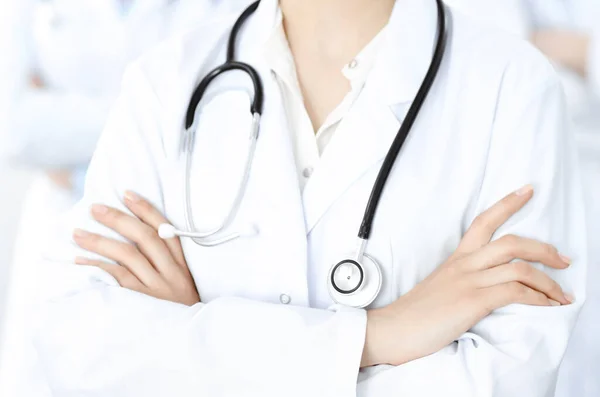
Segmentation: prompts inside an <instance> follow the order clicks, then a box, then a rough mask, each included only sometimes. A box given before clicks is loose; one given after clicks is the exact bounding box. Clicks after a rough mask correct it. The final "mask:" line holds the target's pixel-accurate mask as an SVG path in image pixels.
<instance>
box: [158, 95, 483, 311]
mask: <svg viewBox="0 0 600 397" xmlns="http://www.w3.org/2000/svg"><path fill="white" fill-rule="evenodd" d="M248 105H249V102H248V97H247V95H246V93H244V92H238V93H234V94H232V95H229V96H228V97H227V98H224V97H222V98H220V99H216V97H215V100H214V101H212V103H211V102H210V101H209V103H208V104H207V105H206V106H205V107H204V109H203V110H202V111H201V113H200V114H199V116H201V117H200V119H199V122H198V124H197V126H198V129H197V130H196V135H195V137H194V145H193V147H194V154H193V160H192V161H191V167H190V174H189V179H188V182H187V183H188V184H189V186H188V188H189V194H190V203H191V207H192V208H193V214H192V215H191V216H192V217H193V221H194V223H195V226H196V228H197V229H199V230H211V229H213V228H215V227H218V226H219V225H220V224H221V222H222V221H223V220H224V219H225V218H226V217H227V216H228V215H229V213H230V211H231V209H232V206H234V205H235V197H236V195H237V194H238V192H239V189H240V188H242V186H241V185H240V184H241V183H242V181H243V178H244V174H245V172H246V168H245V167H246V165H247V164H248V161H247V160H248V158H247V156H248V150H249V143H248V132H249V125H250V115H249V113H248ZM396 111H397V112H398V113H399V114H402V113H403V112H404V113H405V111H406V109H396ZM427 113H428V111H427V110H426V111H425V112H424V114H425V115H426V114H427ZM450 114H452V112H451V111H450V110H448V111H447V112H442V113H438V114H436V117H424V118H423V119H420V121H418V122H417V123H416V124H415V127H414V129H413V131H412V132H411V136H410V138H409V139H408V140H407V143H406V144H405V147H404V148H403V150H402V152H401V155H400V156H399V158H398V159H397V161H396V164H395V166H394V168H393V170H392V172H391V174H390V177H389V180H388V182H387V184H386V187H385V189H384V191H383V195H382V199H381V202H380V205H379V207H378V211H377V215H376V217H375V221H374V225H373V234H372V236H371V239H370V241H369V244H368V246H367V253H368V254H369V255H370V256H372V257H373V258H375V259H376V260H377V261H378V262H379V263H380V266H381V268H382V271H383V275H384V284H383V288H382V293H381V294H380V298H379V299H378V300H377V301H375V305H379V304H385V303H387V302H388V301H390V300H392V299H394V297H397V296H398V295H400V294H402V293H405V292H407V291H408V290H410V289H411V288H412V287H413V286H414V285H415V284H416V283H417V282H418V281H420V280H422V279H423V278H425V277H426V276H427V275H428V274H429V273H430V272H431V271H432V270H433V269H435V267H437V266H438V265H439V264H440V263H441V262H442V261H443V259H445V256H447V255H449V254H450V253H451V252H452V250H453V248H454V247H455V246H456V245H457V244H458V241H459V240H460V236H461V233H462V228H463V221H464V217H465V214H466V213H467V209H468V207H469V205H470V204H471V202H472V200H473V199H474V197H476V194H477V189H478V187H479V183H480V181H481V177H482V172H483V169H484V165H485V148H486V145H487V140H486V139H485V138H483V137H484V136H485V134H479V135H469V133H468V131H466V132H465V131H464V130H465V129H466V126H465V125H462V123H461V122H460V120H458V119H457V116H456V115H458V114H460V112H455V116H452V117H449V116H448V115H450ZM225 115H226V117H224V116H225ZM354 117H356V119H353V118H352V117H348V120H350V121H354V122H352V123H344V122H342V123H341V124H340V126H339V127H338V131H337V132H336V139H335V140H332V142H331V143H330V146H328V148H327V150H332V149H333V150H336V148H335V145H338V146H341V147H344V148H346V149H347V150H356V154H357V155H360V145H358V146H357V145H356V142H355V143H354V144H353V145H349V144H348V141H347V140H346V139H345V138H344V137H345V135H344V134H346V133H348V132H347V131H346V132H345V131H344V128H349V129H351V128H354V127H355V126H356V125H361V126H362V125H364V123H361V122H360V118H361V117H362V116H360V115H359V116H356V115H355V116H354ZM480 124H481V125H480V127H481V128H489V126H486V127H484V125H483V124H484V123H480ZM474 128H477V126H474ZM461 129H462V130H463V131H461ZM353 132H354V133H356V132H357V131H353ZM362 132H363V133H364V134H365V139H368V136H367V135H366V134H368V132H369V131H368V129H365V130H364V131H362ZM394 135H395V131H392V134H391V135H390V136H391V137H392V138H393V136H394ZM478 136H479V138H478ZM348 139H350V138H348ZM367 146H368V145H367ZM384 146H385V145H384ZM384 146H382V147H381V148H375V147H374V148H372V150H373V151H375V152H376V151H379V152H378V153H376V154H374V152H371V153H370V156H371V161H366V162H362V163H361V166H360V167H358V168H356V167H355V168H354V169H352V165H348V159H349V158H352V156H343V157H342V156H341V157H339V158H337V159H336V158H334V159H330V160H329V162H328V163H326V164H327V167H328V168H326V169H321V170H319V169H318V168H316V169H315V173H314V175H313V176H311V178H313V177H319V178H320V182H319V181H315V185H316V184H317V183H318V185H317V186H318V187H319V188H318V189H316V188H315V187H314V186H313V191H312V192H309V191H308V190H309V189H311V187H310V186H311V183H313V181H311V180H309V182H308V184H307V187H306V188H305V190H304V191H303V192H302V191H301V190H300V188H299V185H298V179H297V170H296V168H295V167H296V164H295V161H294V157H293V147H292V144H291V139H290V135H289V131H288V130H287V128H286V120H285V117H284V115H278V116H272V115H271V116H267V117H264V119H263V124H262V127H261V131H260V135H259V138H258V141H257V144H256V149H255V151H254V156H253V158H252V159H251V162H250V164H251V166H250V168H249V171H248V172H249V176H248V179H247V185H246V186H245V187H243V199H242V200H241V202H240V205H239V208H238V209H237V210H236V211H235V214H234V216H233V218H232V221H231V222H230V223H229V224H228V225H227V228H226V229H225V230H244V229H246V228H247V227H248V226H253V227H254V226H255V227H256V228H257V229H258V231H259V233H258V234H257V235H255V236H253V237H248V238H240V239H238V240H236V241H233V242H231V243H227V244H223V245H220V246H216V247H201V246H198V245H196V244H195V243H194V242H193V241H191V240H187V239H186V240H184V241H183V245H184V249H185V252H186V257H187V260H188V264H189V266H190V269H191V270H192V273H193V274H194V277H195V279H196V282H197V284H198V288H199V291H200V294H201V295H202V297H203V299H206V300H210V299H214V298H217V297H221V296H241V297H247V298H251V299H258V300H263V301H269V302H280V300H281V297H282V296H284V295H285V296H288V297H291V301H292V303H294V304H300V305H314V306H318V307H325V306H328V304H330V303H332V302H331V301H330V300H329V297H328V293H327V282H326V278H327V274H328V271H329V268H330V267H331V266H332V265H333V264H334V263H335V262H336V261H339V260H341V259H344V257H345V256H347V255H348V254H349V253H351V252H352V250H353V249H354V248H355V244H356V236H357V233H358V229H359V227H360V224H361V221H362V218H363V214H364V210H365V207H366V204H367V201H368V199H369V196H370V194H371V191H372V188H373V184H374V182H375V179H376V177H377V174H378V172H379V169H380V167H381V163H382V160H383V158H384V156H385V154H386V153H387V149H388V147H387V146H385V147H384ZM465 153H471V155H470V156H465V155H464V154H465ZM345 154H348V153H347V152H346V153H345ZM321 165H322V164H318V165H317V167H320V166H321ZM170 167H171V168H170V169H168V170H166V174H168V175H181V177H179V178H175V179H174V178H172V177H169V181H168V182H166V183H167V184H168V185H169V186H168V188H165V191H167V192H169V193H167V196H166V198H165V199H166V201H167V208H172V210H171V213H170V214H169V217H170V220H171V221H173V222H174V223H175V224H176V225H177V226H180V227H184V225H185V215H184V214H183V211H181V205H182V200H181V195H182V192H183V189H184V187H185V185H184V184H185V183H186V182H185V178H183V174H182V173H183V170H184V168H185V164H184V161H173V162H172V164H171V166H170ZM348 169H352V171H351V172H352V174H351V175H348V174H347V172H349V171H348ZM319 173H320V174H321V175H319ZM340 181H343V182H340ZM332 192H335V193H332Z"/></svg>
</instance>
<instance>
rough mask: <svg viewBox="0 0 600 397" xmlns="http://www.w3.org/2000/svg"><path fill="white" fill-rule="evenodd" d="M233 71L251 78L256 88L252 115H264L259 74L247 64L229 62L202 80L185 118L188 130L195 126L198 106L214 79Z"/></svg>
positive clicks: (251, 110) (251, 107)
mask: <svg viewBox="0 0 600 397" xmlns="http://www.w3.org/2000/svg"><path fill="white" fill-rule="evenodd" d="M232 70H241V71H243V72H245V73H246V74H248V75H249V76H250V79H251V80H252V85H253V86H254V98H253V99H252V104H251V106H250V113H252V114H253V115H254V114H259V115H261V114H262V112H263V106H264V93H263V86H262V80H261V78H260V75H259V74H258V72H257V71H256V70H255V69H254V68H253V67H252V66H250V65H248V64H246V63H242V62H234V61H232V62H227V63H224V64H223V65H220V66H217V67H216V68H214V69H213V70H212V71H211V72H210V73H209V74H208V75H207V76H206V77H204V78H203V79H202V81H201V82H200V84H199V85H198V87H197V88H196V90H195V91H194V94H193V95H192V99H191V100H190V104H189V106H188V109H187V112H186V116H185V129H186V130H189V129H190V128H191V127H192V125H194V118H195V117H196V110H197V109H198V105H199V104H200V101H201V100H202V97H203V96H204V94H205V93H206V90H207V88H208V86H209V85H210V84H211V83H212V82H213V80H214V79H216V78H217V77H219V76H220V75H222V74H224V73H226V72H229V71H232Z"/></svg>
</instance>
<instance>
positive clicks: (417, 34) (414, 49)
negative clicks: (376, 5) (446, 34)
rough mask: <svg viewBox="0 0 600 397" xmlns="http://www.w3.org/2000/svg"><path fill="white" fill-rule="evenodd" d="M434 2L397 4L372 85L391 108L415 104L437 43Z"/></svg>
mask: <svg viewBox="0 0 600 397" xmlns="http://www.w3.org/2000/svg"><path fill="white" fill-rule="evenodd" d="M437 19H438V18H437V4H436V1H435V0H398V1H396V5H395V6H394V9H393V11H392V15H391V16H390V21H389V24H388V27H387V30H386V32H385V37H384V41H383V43H382V46H381V48H380V51H379V54H378V57H377V60H376V61H375V66H374V68H373V70H372V71H371V76H372V77H370V79H371V83H372V84H374V85H377V86H378V91H379V92H380V93H381V95H382V97H383V98H385V100H386V102H387V103H388V104H389V105H393V104H399V103H406V102H412V100H413V99H414V97H415V96H416V94H417V91H418V90H419V87H420V86H421V83H422V81H423V79H424V78H425V74H426V73H427V70H428V69H429V65H430V64H431V60H432V57H433V52H434V49H435V44H436V39H437V26H438V22H437Z"/></svg>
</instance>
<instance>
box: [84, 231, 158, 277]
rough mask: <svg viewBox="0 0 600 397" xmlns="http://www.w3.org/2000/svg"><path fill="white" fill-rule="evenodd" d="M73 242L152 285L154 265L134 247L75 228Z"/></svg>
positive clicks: (154, 273)
mask: <svg viewBox="0 0 600 397" xmlns="http://www.w3.org/2000/svg"><path fill="white" fill-rule="evenodd" d="M73 240H74V241H75V243H76V244H77V245H78V246H80V247H81V248H83V249H84V250H86V251H89V252H93V253H95V254H98V255H100V256H103V257H105V258H108V259H110V260H113V261H115V262H117V263H120V264H121V265H122V266H124V267H125V268H127V269H128V270H129V271H130V272H131V273H133V274H134V275H135V276H136V277H137V278H138V279H139V280H140V281H141V282H142V283H143V284H144V285H146V286H148V285H152V283H153V281H155V279H156V278H157V273H156V270H155V269H154V267H152V265H151V264H150V262H148V260H147V259H146V257H144V255H142V253H141V252H140V251H138V249H137V248H136V247H134V246H133V245H131V244H128V243H123V242H121V241H117V240H113V239H111V238H108V237H104V236H100V235H98V234H94V233H88V232H86V231H84V230H81V229H76V230H75V232H74V233H73Z"/></svg>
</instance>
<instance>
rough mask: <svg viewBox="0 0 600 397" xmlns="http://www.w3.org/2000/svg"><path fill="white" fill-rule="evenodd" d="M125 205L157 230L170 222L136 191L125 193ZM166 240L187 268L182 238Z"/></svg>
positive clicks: (173, 253)
mask: <svg viewBox="0 0 600 397" xmlns="http://www.w3.org/2000/svg"><path fill="white" fill-rule="evenodd" d="M125 205H126V206H127V208H129V210H130V211H131V212H133V214H134V215H135V216H137V217H138V218H140V219H141V220H142V221H143V222H145V223H146V224H148V225H149V226H150V227H152V228H153V229H154V230H156V231H157V232H158V228H159V227H160V225H162V224H164V223H167V224H168V223H169V221H168V220H167V218H165V217H164V216H163V215H162V214H161V213H160V212H159V211H158V210H157V209H156V208H154V206H153V205H152V204H150V203H149V202H148V201H147V200H144V199H143V198H142V197H140V196H139V195H137V194H136V193H134V192H126V193H125ZM164 242H165V244H166V245H167V247H168V248H169V251H171V254H172V255H173V258H174V259H175V261H176V262H177V263H178V264H180V265H182V266H185V267H186V268H187V265H186V261H185V256H184V254H183V248H182V247H181V241H180V239H179V238H178V237H174V238H170V239H165V240H164Z"/></svg>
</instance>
